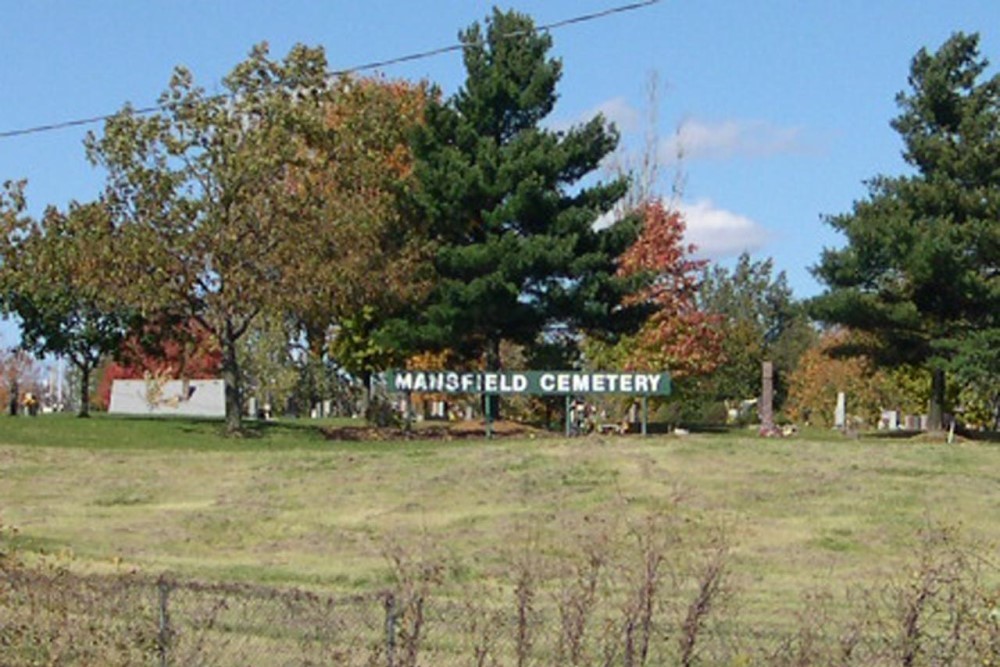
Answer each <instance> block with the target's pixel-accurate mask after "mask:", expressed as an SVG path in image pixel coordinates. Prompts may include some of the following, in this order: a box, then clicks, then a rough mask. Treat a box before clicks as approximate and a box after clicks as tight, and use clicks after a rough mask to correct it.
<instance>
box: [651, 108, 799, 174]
mask: <svg viewBox="0 0 1000 667" xmlns="http://www.w3.org/2000/svg"><path fill="white" fill-rule="evenodd" d="M805 150H806V146H805V142H804V140H803V138H802V130H801V128H798V127H779V126H777V125H773V124H771V123H768V122H766V121H747V120H727V121H722V122H720V123H709V122H706V121H702V120H696V119H692V120H686V121H684V122H683V123H681V125H680V127H679V128H678V129H677V132H676V133H675V134H674V136H672V137H670V138H668V139H664V140H663V142H662V145H661V147H660V159H661V161H662V162H663V163H664V164H671V163H674V162H676V161H677V159H678V157H679V156H682V157H683V158H684V159H714V160H725V159H730V158H734V157H751V158H753V157H768V156H771V155H781V154H789V153H802V152H804V151H805Z"/></svg>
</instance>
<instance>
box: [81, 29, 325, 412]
mask: <svg viewBox="0 0 1000 667" xmlns="http://www.w3.org/2000/svg"><path fill="white" fill-rule="evenodd" d="M327 83H328V82H327V71H326V60H325V57H324V55H323V53H322V51H321V50H318V49H315V50H314V49H308V48H306V47H302V46H297V47H295V48H294V49H292V51H291V52H290V53H289V55H288V56H287V57H286V58H285V59H284V60H283V61H281V62H278V61H275V60H272V59H271V58H270V57H269V54H268V51H267V48H266V45H261V46H258V47H255V48H254V49H253V51H252V52H251V54H250V57H249V58H248V59H247V60H245V61H244V62H242V63H240V64H239V65H237V66H236V67H235V68H234V69H233V71H232V72H231V73H230V74H229V75H228V76H227V77H226V78H225V79H224V81H223V89H224V91H225V92H224V93H223V94H216V95H212V94H208V93H207V92H206V91H205V90H204V89H202V88H200V87H198V86H196V85H195V83H194V80H193V77H192V75H191V74H190V72H188V71H187V70H185V69H183V68H178V69H177V70H176V72H175V73H174V75H173V78H172V79H171V81H170V86H169V88H168V90H167V91H166V92H165V93H164V94H163V96H162V98H161V100H160V104H161V107H160V111H158V112H157V113H154V114H150V115H142V114H139V113H137V112H135V111H134V110H133V109H131V108H128V107H126V108H125V109H124V110H123V111H121V112H120V113H118V114H117V115H115V116H114V117H113V118H111V119H110V120H109V121H107V123H106V125H105V128H104V132H103V135H101V136H99V137H97V136H92V137H90V139H89V141H88V152H89V156H90V158H91V160H92V161H93V162H95V163H96V164H99V165H101V166H103V167H104V168H106V169H107V172H108V185H107V189H106V194H105V198H106V202H107V206H108V207H109V209H110V210H111V212H112V214H113V220H114V232H115V238H114V244H115V250H116V255H115V258H114V259H115V261H114V263H113V265H112V266H113V268H112V273H113V276H114V277H115V278H116V279H117V284H118V287H117V289H116V293H117V294H118V295H120V298H121V299H122V300H123V301H125V302H127V303H130V304H133V305H134V306H135V307H137V308H139V309H141V310H142V311H143V312H159V311H162V310H168V311H171V312H177V313H181V314H182V315H184V316H186V317H189V318H191V319H194V320H196V321H197V322H198V323H199V324H201V325H202V326H204V327H205V329H206V330H207V331H209V332H211V334H212V336H213V337H214V338H215V339H216V340H217V342H218V345H219V349H220V351H221V354H222V375H223V379H224V380H225V382H226V424H227V429H228V430H229V431H238V430H239V429H240V424H241V373H240V360H239V348H238V342H239V340H240V338H241V337H242V336H243V335H244V334H245V333H246V332H247V331H248V330H249V328H250V326H251V325H252V324H253V322H254V320H255V319H256V318H257V317H258V315H259V314H260V313H261V312H262V311H263V310H264V309H265V308H268V307H273V306H275V305H276V304H278V303H281V302H282V300H283V299H284V298H285V296H286V294H287V293H288V291H289V289H290V281H293V280H296V279H298V278H299V277H300V276H299V274H298V273H297V272H296V270H295V268H296V259H298V258H300V257H301V255H300V254H298V253H299V251H300V250H301V242H300V241H301V239H302V238H303V231H304V230H303V229H302V228H301V227H298V226H297V222H298V221H299V215H298V214H299V213H300V207H299V201H298V200H297V198H296V192H295V191H294V188H293V187H292V186H291V182H290V175H291V174H292V173H293V171H294V170H296V169H307V168H309V167H310V162H309V161H310V160H312V159H313V158H314V157H315V156H314V154H313V153H312V152H310V151H309V150H308V143H309V140H310V137H313V136H315V135H316V134H317V133H322V132H323V127H322V124H321V123H319V122H318V119H319V118H320V113H319V109H320V108H321V106H322V100H323V98H324V96H325V95H326V94H327V91H328V86H327Z"/></svg>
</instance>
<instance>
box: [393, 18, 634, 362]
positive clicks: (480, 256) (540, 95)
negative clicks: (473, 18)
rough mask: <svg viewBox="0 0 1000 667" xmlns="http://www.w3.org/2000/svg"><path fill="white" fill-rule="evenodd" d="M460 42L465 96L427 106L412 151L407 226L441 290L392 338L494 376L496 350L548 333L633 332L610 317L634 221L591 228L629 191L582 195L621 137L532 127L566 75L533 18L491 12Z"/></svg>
mask: <svg viewBox="0 0 1000 667" xmlns="http://www.w3.org/2000/svg"><path fill="white" fill-rule="evenodd" d="M460 37H461V40H462V43H463V44H464V45H465V47H464V61H465V67H466V70H467V78H466V81H465V84H464V86H463V87H462V88H461V89H460V90H459V91H458V92H457V93H456V94H455V95H454V96H453V97H451V98H450V99H447V100H444V101H441V100H440V98H439V97H437V98H435V97H434V96H432V98H431V100H430V101H429V104H428V108H427V110H426V114H425V121H426V122H425V124H424V125H423V126H421V127H420V128H418V129H417V131H416V135H415V138H414V142H413V147H414V157H415V173H416V176H417V179H418V182H419V188H418V190H419V191H418V193H417V194H416V195H415V197H414V202H413V203H414V214H415V215H416V216H417V218H418V219H420V220H421V221H422V222H423V223H424V224H426V225H427V231H428V233H429V234H430V236H431V238H432V239H434V240H435V242H436V243H437V252H436V257H435V268H436V271H437V274H438V281H437V287H436V289H434V290H433V292H432V294H431V295H430V297H429V299H428V300H427V301H426V302H425V303H423V304H422V305H421V307H420V312H419V313H418V314H417V315H416V316H415V317H416V319H415V320H414V319H413V318H408V319H407V321H405V322H402V321H401V322H398V323H397V326H395V327H392V328H390V330H389V333H390V337H391V338H393V339H394V340H395V341H396V342H397V344H402V345H404V346H408V347H411V348H416V349H420V348H424V349H433V348H445V347H447V348H451V349H453V350H454V351H455V352H457V353H458V354H459V355H460V356H461V357H463V358H465V359H467V360H469V361H473V360H481V361H483V362H485V364H486V365H487V366H488V367H490V368H497V367H498V366H499V365H500V364H501V360H500V342H501V340H509V341H512V342H514V343H518V344H520V345H525V346H528V347H529V348H530V347H531V346H532V345H534V344H536V343H539V342H540V340H541V334H542V333H543V332H545V331H546V330H550V329H551V328H552V327H555V326H562V327H568V328H570V329H573V330H586V329H588V328H593V327H602V328H608V327H610V328H615V327H623V328H627V327H628V326H630V325H634V324H635V323H634V322H630V318H628V317H627V316H626V314H627V313H626V311H621V312H620V313H618V314H617V316H613V312H615V310H614V309H615V307H616V306H617V305H618V304H619V303H620V300H621V296H622V293H623V291H622V287H623V283H624V281H622V280H618V279H616V278H615V276H614V274H615V270H616V266H615V258H616V257H617V256H618V255H619V254H620V253H621V252H622V251H623V250H624V249H625V248H626V247H627V246H628V244H629V243H630V242H631V241H632V240H633V239H634V236H635V230H636V224H635V221H626V222H621V223H617V224H614V225H611V226H610V227H606V228H603V229H595V222H596V221H597V219H598V218H599V216H601V215H602V214H604V213H606V212H608V211H609V210H610V209H611V207H612V206H613V205H614V203H615V202H616V201H617V200H618V199H619V198H620V197H621V196H622V195H623V194H624V193H625V191H626V189H627V183H626V181H625V180H624V179H617V180H615V181H614V182H611V183H597V184H594V185H589V186H587V187H582V186H581V183H580V182H581V179H583V178H584V177H586V176H588V175H589V174H591V173H592V172H593V171H594V170H595V169H596V168H597V167H598V166H599V164H600V162H601V160H602V159H603V158H604V157H605V156H606V155H608V154H609V153H610V152H611V151H612V150H613V149H614V148H615V146H616V144H617V141H618V135H617V133H616V131H615V130H614V128H613V127H611V126H610V125H609V124H608V123H606V122H605V120H604V118H602V117H601V116H597V117H595V118H593V119H592V120H590V121H589V122H586V123H584V124H582V125H579V126H576V127H573V128H572V129H569V130H567V131H565V132H563V131H555V130H551V129H546V128H543V127H541V126H540V123H541V121H542V120H543V119H544V118H546V117H547V116H548V115H549V113H550V112H551V111H552V109H553V106H554V105H555V102H556V84H557V83H558V81H559V78H560V74H561V64H560V62H559V61H558V60H555V59H552V58H550V57H549V56H548V52H549V50H550V48H551V46H552V40H551V38H550V37H549V36H548V35H546V34H540V33H538V32H536V31H535V29H534V24H533V22H532V20H531V19H530V18H529V17H527V16H524V15H522V14H518V13H516V12H501V11H499V10H494V12H493V15H492V16H491V17H490V18H489V19H487V21H486V24H485V28H483V27H481V26H480V25H479V24H478V23H477V24H473V25H472V26H471V27H470V28H469V29H467V30H465V31H464V32H462V33H461V35H460Z"/></svg>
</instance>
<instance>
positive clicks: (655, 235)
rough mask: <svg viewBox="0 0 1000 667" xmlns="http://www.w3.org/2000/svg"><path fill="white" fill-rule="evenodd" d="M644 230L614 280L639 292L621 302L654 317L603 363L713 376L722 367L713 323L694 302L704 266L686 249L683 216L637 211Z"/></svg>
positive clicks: (645, 208) (655, 209)
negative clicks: (632, 281) (627, 282)
mask: <svg viewBox="0 0 1000 667" xmlns="http://www.w3.org/2000/svg"><path fill="white" fill-rule="evenodd" d="M639 213H640V216H641V218H642V220H643V223H642V229H641V231H640V232H639V236H638V238H636V240H635V242H634V243H633V244H632V245H631V246H630V247H629V248H628V249H627V250H626V251H625V252H624V253H622V255H621V256H620V257H619V259H618V276H619V277H623V278H633V279H636V280H637V281H638V284H639V285H640V287H639V288H638V289H636V291H634V292H633V293H632V294H631V295H630V296H629V297H628V298H627V299H626V300H625V302H624V305H626V306H634V305H640V304H645V305H648V306H650V307H651V308H652V314H651V315H650V316H649V318H648V319H647V320H646V322H645V324H643V326H642V327H641V328H640V329H639V331H638V332H637V333H636V334H635V335H634V336H629V337H627V338H625V339H623V340H621V341H620V342H619V343H618V344H617V345H615V346H614V347H613V348H610V349H607V350H605V351H604V354H603V355H601V356H605V355H606V356H605V359H604V361H605V363H608V364H609V365H610V364H616V365H620V366H624V367H625V368H628V369H632V370H664V369H666V370H668V371H670V373H671V375H672V376H673V377H674V378H683V377H690V376H695V375H702V374H705V373H710V372H712V371H713V370H714V369H715V368H716V367H717V366H718V365H719V364H720V363H721V361H722V355H721V341H720V336H719V333H718V329H717V326H716V325H717V322H716V320H715V318H714V317H713V316H711V315H709V314H707V313H705V312H703V311H701V310H699V308H698V305H697V301H696V299H695V296H696V293H697V290H698V284H699V280H700V275H701V271H702V269H703V268H704V266H705V264H706V262H705V261H704V260H696V259H693V258H692V257H691V255H692V253H693V252H694V251H695V247H694V246H693V245H690V244H688V245H685V244H684V230H685V223H684V218H683V217H682V216H681V214H680V213H679V212H677V211H675V210H671V209H668V208H666V207H665V206H664V205H663V202H662V201H660V200H655V201H652V202H649V203H646V204H643V205H642V206H641V208H640V211H639Z"/></svg>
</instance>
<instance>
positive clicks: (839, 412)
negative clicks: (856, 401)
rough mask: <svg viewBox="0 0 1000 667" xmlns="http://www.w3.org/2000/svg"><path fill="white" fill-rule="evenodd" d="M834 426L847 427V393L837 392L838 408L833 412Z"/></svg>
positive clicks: (838, 427)
mask: <svg viewBox="0 0 1000 667" xmlns="http://www.w3.org/2000/svg"><path fill="white" fill-rule="evenodd" d="M833 427H834V428H837V429H841V430H843V429H844V428H846V427H847V395H846V394H844V392H842V391H838V392H837V409H836V410H835V411H834V413H833Z"/></svg>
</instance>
